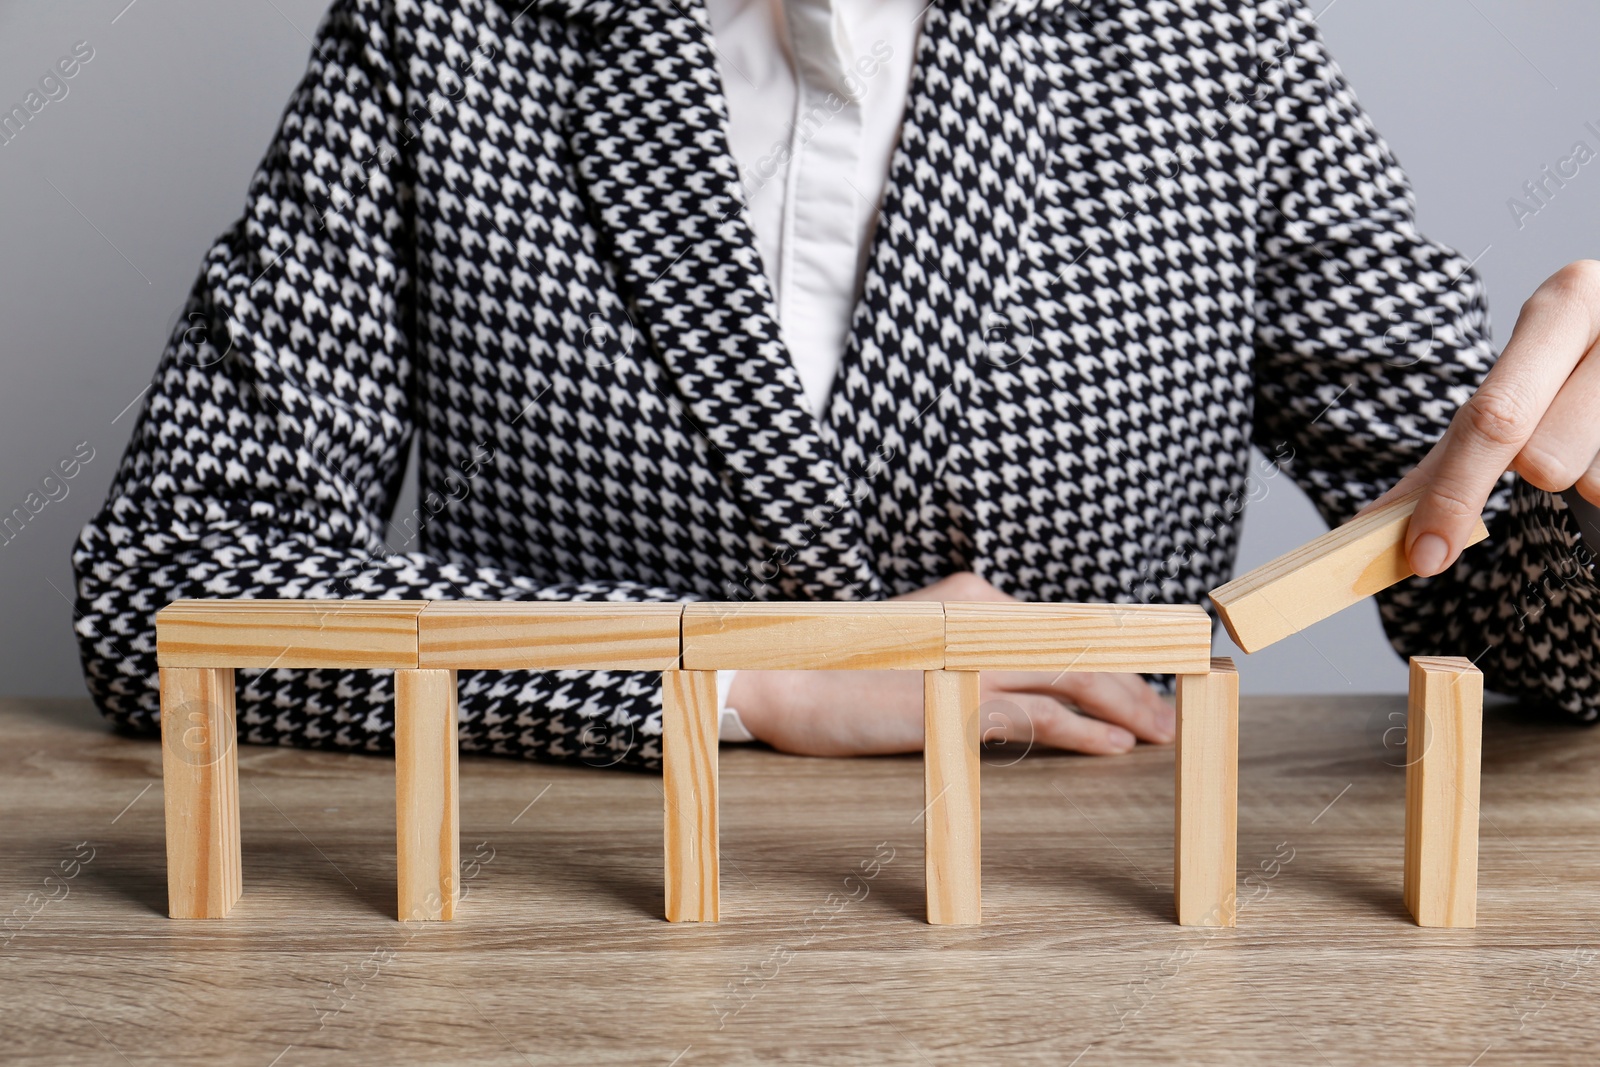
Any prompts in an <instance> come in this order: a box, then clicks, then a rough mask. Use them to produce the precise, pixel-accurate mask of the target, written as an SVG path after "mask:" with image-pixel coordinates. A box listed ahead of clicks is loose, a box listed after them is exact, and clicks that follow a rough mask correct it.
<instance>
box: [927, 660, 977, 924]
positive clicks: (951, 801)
mask: <svg viewBox="0 0 1600 1067" xmlns="http://www.w3.org/2000/svg"><path fill="white" fill-rule="evenodd" d="M922 677H923V689H922V709H923V711H922V714H923V721H924V723H925V726H926V738H925V740H924V742H923V757H922V761H923V762H922V767H923V791H922V798H923V804H924V805H925V807H924V808H923V811H922V832H923V840H924V842H925V845H926V848H925V850H924V860H923V862H924V864H925V871H926V875H927V883H928V921H929V922H930V923H933V924H935V925H939V926H944V925H964V926H976V925H977V924H978V923H979V922H981V921H982V916H983V896H982V865H981V862H980V861H981V858H982V857H981V847H980V832H981V818H982V816H981V814H980V805H979V792H978V790H979V759H978V756H979V751H980V750H979V743H980V737H979V724H978V672H977V671H925V672H923V676H922Z"/></svg>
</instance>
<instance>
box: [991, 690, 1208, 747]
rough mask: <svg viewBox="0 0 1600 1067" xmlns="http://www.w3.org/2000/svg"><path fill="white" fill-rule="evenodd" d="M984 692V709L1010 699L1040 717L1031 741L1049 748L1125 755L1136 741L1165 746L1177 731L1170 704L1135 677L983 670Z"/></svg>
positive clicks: (1010, 734) (1015, 735) (1009, 734)
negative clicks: (1123, 753)
mask: <svg viewBox="0 0 1600 1067" xmlns="http://www.w3.org/2000/svg"><path fill="white" fill-rule="evenodd" d="M984 689H985V694H984V698H985V704H984V707H985V708H988V707H989V706H990V703H991V702H992V703H994V704H995V705H996V706H998V705H1000V704H1002V703H1003V702H1005V701H1012V702H1014V703H1016V704H1017V706H1018V707H1021V708H1025V709H1029V710H1030V713H1035V714H1037V715H1038V716H1040V717H1039V719H1038V721H1037V722H1035V723H1033V728H1034V736H1035V740H1036V741H1038V743H1041V744H1047V745H1050V746H1052V747H1055V748H1066V749H1071V750H1072V751H1076V752H1093V753H1097V754H1106V753H1113V752H1126V751H1127V750H1128V749H1130V748H1132V747H1133V745H1134V743H1135V742H1136V741H1138V740H1144V741H1149V742H1153V743H1155V744H1166V743H1167V742H1169V741H1171V740H1172V738H1173V737H1174V735H1175V734H1176V732H1177V717H1176V713H1175V712H1174V711H1173V708H1172V705H1170V704H1168V703H1167V702H1166V701H1165V700H1163V699H1162V698H1161V695H1160V694H1159V693H1157V692H1156V691H1155V689H1153V688H1152V687H1151V686H1150V685H1149V683H1147V682H1146V681H1145V680H1144V679H1143V678H1141V677H1139V676H1138V675H1136V674H1099V673H1069V674H1049V673H1045V672H1034V671H993V672H985V674H984ZM1068 705H1070V706H1068ZM1002 733H1003V736H1004V737H1005V738H1006V739H1017V738H1019V737H1021V736H1024V735H1022V734H1019V733H1017V732H1015V731H1011V732H1004V731H1002ZM991 740H993V738H991Z"/></svg>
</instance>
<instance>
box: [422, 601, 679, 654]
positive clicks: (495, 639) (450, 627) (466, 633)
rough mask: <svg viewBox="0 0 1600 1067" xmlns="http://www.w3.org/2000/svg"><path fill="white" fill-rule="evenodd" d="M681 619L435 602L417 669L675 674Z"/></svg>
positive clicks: (619, 607)
mask: <svg viewBox="0 0 1600 1067" xmlns="http://www.w3.org/2000/svg"><path fill="white" fill-rule="evenodd" d="M682 614H683V605H682V604H670V603H669V604H660V603H634V604H621V603H612V602H607V601H553V600H552V601H546V600H538V601H471V600H436V601H433V602H432V603H431V604H429V605H428V607H427V609H426V610H425V611H423V613H422V615H421V618H420V619H419V633H418V642H419V645H418V652H417V665H418V666H419V667H439V668H444V667H449V668H456V669H460V670H467V669H489V670H583V669H594V670H644V671H665V670H673V669H675V668H676V667H677V666H678V642H679V618H680V616H681V615H682Z"/></svg>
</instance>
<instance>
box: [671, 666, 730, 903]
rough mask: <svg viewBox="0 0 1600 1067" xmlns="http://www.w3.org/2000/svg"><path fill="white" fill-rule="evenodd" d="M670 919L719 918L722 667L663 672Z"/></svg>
mask: <svg viewBox="0 0 1600 1067" xmlns="http://www.w3.org/2000/svg"><path fill="white" fill-rule="evenodd" d="M661 776H662V783H661V785H662V792H663V793H664V794H665V796H666V803H665V838H666V882H667V921H668V922H675V923H676V922H716V921H717V914H718V907H719V904H718V882H717V672H716V671H662V672H661Z"/></svg>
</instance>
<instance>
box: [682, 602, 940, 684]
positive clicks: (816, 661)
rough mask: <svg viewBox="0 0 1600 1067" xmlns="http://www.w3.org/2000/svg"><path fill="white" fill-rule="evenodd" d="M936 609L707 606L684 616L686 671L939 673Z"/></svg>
mask: <svg viewBox="0 0 1600 1067" xmlns="http://www.w3.org/2000/svg"><path fill="white" fill-rule="evenodd" d="M943 666H944V607H943V605H941V604H939V603H938V602H937V601H904V600H896V601H883V600H875V601H866V602H853V603H833V602H828V603H813V602H810V601H805V602H796V601H784V602H781V603H772V602H762V603H744V602H731V603H724V602H705V603H698V604H689V605H686V606H685V607H684V610H683V667H684V669H685V670H696V671H711V670H843V671H865V670H889V669H893V670H919V671H920V670H938V669H939V668H941V667H943Z"/></svg>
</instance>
